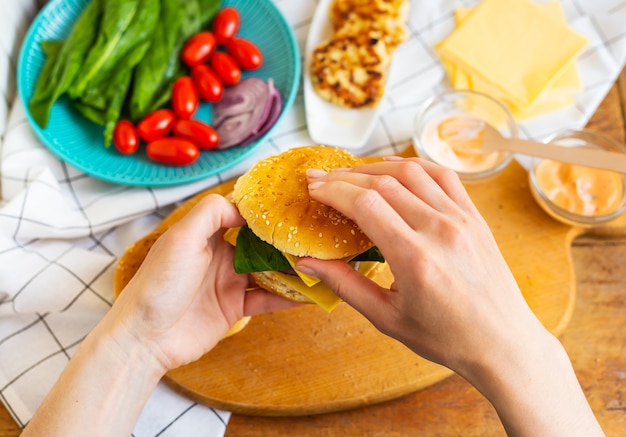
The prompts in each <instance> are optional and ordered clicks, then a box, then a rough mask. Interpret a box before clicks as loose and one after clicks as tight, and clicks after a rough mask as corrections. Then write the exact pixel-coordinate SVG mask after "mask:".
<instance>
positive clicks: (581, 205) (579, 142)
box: [528, 130, 626, 227]
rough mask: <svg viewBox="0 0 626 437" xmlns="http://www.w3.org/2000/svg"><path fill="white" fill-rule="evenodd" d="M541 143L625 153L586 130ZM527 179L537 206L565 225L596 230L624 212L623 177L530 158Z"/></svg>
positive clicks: (625, 192)
mask: <svg viewBox="0 0 626 437" xmlns="http://www.w3.org/2000/svg"><path fill="white" fill-rule="evenodd" d="M545 142H547V143H552V144H558V145H562V146H564V147H592V148H596V149H604V150H609V151H612V152H622V153H626V146H624V145H622V144H620V143H618V142H616V141H614V140H612V139H611V138H609V137H607V136H606V135H604V134H601V133H598V132H592V131H588V130H568V131H563V132H559V133H557V134H556V135H554V136H552V137H550V138H548V139H546V140H545ZM528 178H529V185H530V190H531V193H532V195H533V197H534V198H535V200H536V201H537V203H538V204H539V205H540V206H541V207H542V208H543V209H544V210H545V211H546V212H547V213H548V214H549V215H550V216H552V217H553V218H555V219H557V220H559V221H560V222H563V223H565V224H568V225H573V226H581V227H592V226H597V225H600V224H603V223H606V222H609V221H611V220H613V219H615V218H617V217H619V216H620V215H621V214H622V213H623V212H624V211H626V175H624V174H619V173H615V172H612V171H607V170H599V169H593V168H590V167H582V166H573V165H571V164H564V163H560V162H557V161H552V160H549V159H541V158H532V159H531V161H530V166H529V171H528Z"/></svg>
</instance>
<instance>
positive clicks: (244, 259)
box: [234, 226, 291, 273]
mask: <svg viewBox="0 0 626 437" xmlns="http://www.w3.org/2000/svg"><path fill="white" fill-rule="evenodd" d="M234 266H235V271H236V272H237V273H250V272H266V271H273V270H283V269H290V268H291V264H289V261H287V258H285V257H284V256H283V254H282V253H280V251H279V250H278V249H276V248H275V247H274V246H272V245H271V244H268V243H266V242H265V241H263V240H261V239H260V238H259V237H257V236H256V234H254V233H253V232H252V231H251V230H250V228H249V227H248V226H242V227H241V229H239V234H237V245H236V246H235V260H234Z"/></svg>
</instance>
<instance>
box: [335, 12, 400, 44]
mask: <svg viewBox="0 0 626 437" xmlns="http://www.w3.org/2000/svg"><path fill="white" fill-rule="evenodd" d="M408 6H409V4H408V2H407V1H406V0H334V1H333V3H332V5H331V7H330V17H331V21H332V24H333V29H334V30H335V31H336V32H341V31H347V32H349V33H362V32H368V31H372V32H374V34H375V35H374V36H375V37H376V38H378V39H381V40H383V41H384V42H385V44H386V45H387V49H388V50H390V51H393V50H394V49H395V48H396V47H397V46H398V45H399V44H401V43H402V42H403V41H404V40H406V38H407V34H408V33H407V29H406V25H405V23H406V19H407V13H408Z"/></svg>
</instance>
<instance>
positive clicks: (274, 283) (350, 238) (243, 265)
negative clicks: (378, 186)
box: [224, 146, 384, 312]
mask: <svg viewBox="0 0 626 437" xmlns="http://www.w3.org/2000/svg"><path fill="white" fill-rule="evenodd" d="M363 163H364V161H363V160H362V159H361V158H359V157H356V156H354V155H352V154H350V153H348V152H346V151H344V150H341V149H337V148H332V147H326V146H307V147H298V148H293V149H290V150H288V151H286V152H284V153H281V154H278V155H275V156H271V157H269V158H266V159H264V160H261V161H259V162H258V163H257V164H255V165H254V166H253V167H252V168H251V169H250V170H249V171H248V172H247V173H245V174H243V175H242V176H241V177H240V178H239V179H238V180H237V182H236V183H235V186H234V189H233V193H232V202H233V203H234V204H235V205H236V206H237V208H238V210H239V213H240V214H241V215H242V217H243V218H244V219H245V220H246V222H247V224H246V225H245V226H242V227H241V228H236V229H230V230H228V231H227V232H226V234H225V235H224V238H225V239H226V241H228V242H230V243H231V244H233V245H234V246H235V257H234V266H235V271H237V272H238V273H249V274H250V275H251V276H252V277H253V278H254V280H255V281H256V283H257V284H258V285H259V286H260V287H262V288H264V289H266V290H268V291H270V292H272V293H275V294H278V295H280V296H282V297H284V298H287V299H290V300H293V301H297V302H307V303H316V304H318V305H320V306H321V307H322V308H324V309H325V310H327V311H329V312H330V311H332V309H334V308H335V307H336V306H337V304H338V303H339V302H340V300H339V298H338V297H337V296H336V295H335V294H334V293H333V292H332V291H331V290H330V289H329V288H328V287H327V286H326V285H324V284H323V283H322V282H320V280H319V279H318V278H314V277H312V276H308V275H306V274H304V273H302V272H298V271H297V270H295V269H294V268H293V266H294V265H295V264H296V262H297V261H298V258H300V257H314V258H319V259H324V260H337V259H340V260H343V261H345V262H348V263H351V264H353V265H354V268H355V269H358V270H359V271H360V272H361V273H362V274H365V275H368V276H371V275H372V274H373V273H374V271H375V269H376V266H377V265H380V263H381V262H384V259H383V258H382V255H381V254H380V252H379V251H378V249H377V248H376V247H375V246H374V244H373V243H372V241H371V240H370V239H369V238H368V237H367V236H366V235H365V234H364V233H363V231H362V230H361V229H360V228H359V227H358V226H357V224H356V223H354V222H353V221H352V220H351V219H349V218H348V217H346V216H345V215H343V214H342V213H340V212H339V211H337V210H335V209H334V208H332V207H330V206H328V205H325V204H322V203H320V202H317V201H315V200H313V199H312V198H311V197H310V196H309V192H308V182H307V178H306V170H307V169H309V168H315V169H320V170H324V171H331V170H332V169H336V168H352V167H356V166H358V165H360V164H363Z"/></svg>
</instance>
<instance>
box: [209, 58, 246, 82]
mask: <svg viewBox="0 0 626 437" xmlns="http://www.w3.org/2000/svg"><path fill="white" fill-rule="evenodd" d="M211 68H213V71H215V72H216V73H217V75H218V76H219V78H220V79H222V82H224V84H225V85H235V84H236V83H237V82H239V80H241V69H240V68H239V66H238V65H237V62H235V60H234V59H233V57H232V56H230V55H229V54H228V53H224V52H215V53H213V56H211Z"/></svg>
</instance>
